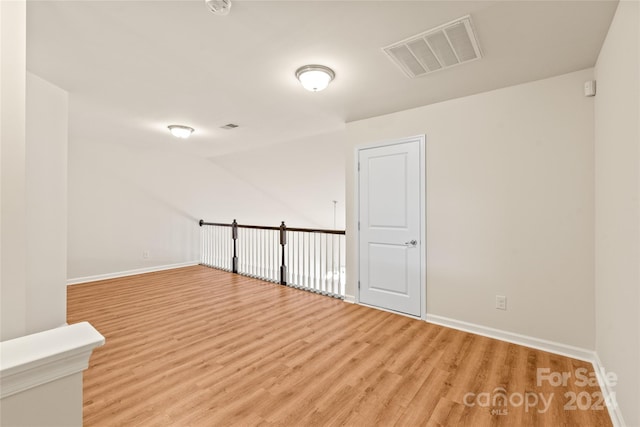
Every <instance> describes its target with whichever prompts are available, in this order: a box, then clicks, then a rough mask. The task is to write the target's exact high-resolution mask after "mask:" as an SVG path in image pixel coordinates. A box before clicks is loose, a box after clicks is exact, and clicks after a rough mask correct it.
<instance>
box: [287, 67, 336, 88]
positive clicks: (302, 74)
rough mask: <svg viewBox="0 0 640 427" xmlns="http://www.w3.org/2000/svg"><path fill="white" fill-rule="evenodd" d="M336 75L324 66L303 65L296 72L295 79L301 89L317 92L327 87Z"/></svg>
mask: <svg viewBox="0 0 640 427" xmlns="http://www.w3.org/2000/svg"><path fill="white" fill-rule="evenodd" d="M335 77H336V73H334V72H333V70H332V69H331V68H329V67H325V66H324V65H305V66H304V67H300V68H298V69H297V70H296V78H297V79H298V80H300V83H302V87H304V88H305V89H306V90H309V91H311V92H319V91H321V90H323V89H325V88H326V87H327V86H329V83H330V82H331V80H333V79H334V78H335Z"/></svg>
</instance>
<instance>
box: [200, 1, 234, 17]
mask: <svg viewBox="0 0 640 427" xmlns="http://www.w3.org/2000/svg"><path fill="white" fill-rule="evenodd" d="M204 2H205V4H206V5H207V7H208V8H209V10H210V11H211V12H213V13H215V14H216V15H228V14H229V11H230V10H231V0H204Z"/></svg>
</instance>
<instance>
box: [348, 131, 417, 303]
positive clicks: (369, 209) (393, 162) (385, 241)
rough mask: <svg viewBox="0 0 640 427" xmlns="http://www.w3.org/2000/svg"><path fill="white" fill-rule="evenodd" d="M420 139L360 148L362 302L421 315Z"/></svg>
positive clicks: (360, 295)
mask: <svg viewBox="0 0 640 427" xmlns="http://www.w3.org/2000/svg"><path fill="white" fill-rule="evenodd" d="M421 141H422V138H414V139H411V140H408V142H402V143H396V144H391V145H386V146H383V147H375V148H365V149H361V150H359V152H358V162H359V164H358V168H359V172H358V175H359V177H358V183H359V215H360V216H359V228H360V233H359V248H358V249H359V262H360V263H359V270H360V271H359V281H360V283H359V287H360V294H359V299H360V302H362V303H364V304H369V305H373V306H376V307H381V308H385V309H389V310H394V311H399V312H402V313H406V314H411V315H414V316H420V314H421V313H420V311H421V298H422V292H421V288H422V286H421V276H422V274H421V266H422V263H421V255H420V253H421V250H420V247H421V245H422V244H423V242H421V235H422V233H421V229H420V227H421V223H422V221H421V218H420V217H421V215H422V213H421V209H422V208H421V207H422V206H423V204H422V192H423V191H422V188H424V187H423V185H421V175H422V174H421V170H420V168H421V165H422V164H423V162H421V160H420V156H421V151H422V150H421Z"/></svg>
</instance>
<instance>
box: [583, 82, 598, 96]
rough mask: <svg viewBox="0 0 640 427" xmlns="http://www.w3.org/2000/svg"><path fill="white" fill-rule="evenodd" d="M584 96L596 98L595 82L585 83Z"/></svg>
mask: <svg viewBox="0 0 640 427" xmlns="http://www.w3.org/2000/svg"><path fill="white" fill-rule="evenodd" d="M584 96H596V81H595V80H587V81H586V82H584Z"/></svg>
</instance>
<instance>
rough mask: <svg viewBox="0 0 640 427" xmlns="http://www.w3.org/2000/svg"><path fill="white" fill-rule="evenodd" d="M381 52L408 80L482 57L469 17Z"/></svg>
mask: <svg viewBox="0 0 640 427" xmlns="http://www.w3.org/2000/svg"><path fill="white" fill-rule="evenodd" d="M382 50H384V52H385V53H386V54H387V55H389V58H391V59H392V60H393V61H394V62H395V63H396V64H397V65H398V66H399V67H400V68H401V69H402V71H404V72H405V73H406V74H407V75H408V76H409V77H411V78H414V77H420V76H423V75H425V74H428V73H430V72H432V71H437V70H442V69H443V68H449V67H453V66H454V65H458V64H462V63H464V62H470V61H474V60H476V59H480V58H481V57H482V53H481V52H480V46H479V45H478V40H477V39H476V36H475V34H474V32H473V26H472V25H471V17H470V16H463V17H462V18H459V19H456V20H455V21H451V22H449V23H447V24H444V25H441V26H439V27H436V28H433V29H431V30H428V31H425V32H424V33H420V34H417V35H415V36H413V37H410V38H408V39H405V40H402V41H400V42H398V43H394V44H392V45H390V46H387V47H384V48H382Z"/></svg>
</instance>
